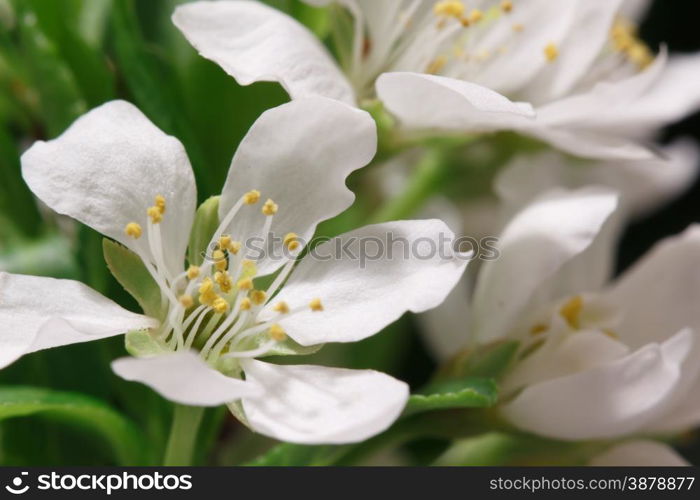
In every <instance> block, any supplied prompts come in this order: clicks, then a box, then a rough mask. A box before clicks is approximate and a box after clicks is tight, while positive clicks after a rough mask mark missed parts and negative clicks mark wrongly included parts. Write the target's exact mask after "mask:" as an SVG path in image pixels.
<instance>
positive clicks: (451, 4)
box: [433, 0, 464, 18]
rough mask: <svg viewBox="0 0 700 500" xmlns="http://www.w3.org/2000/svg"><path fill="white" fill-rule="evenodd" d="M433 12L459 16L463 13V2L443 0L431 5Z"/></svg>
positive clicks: (438, 14)
mask: <svg viewBox="0 0 700 500" xmlns="http://www.w3.org/2000/svg"><path fill="white" fill-rule="evenodd" d="M433 14H435V15H436V16H445V17H455V18H460V17H462V15H463V14H464V4H463V3H462V2H460V1H458V0H443V1H441V2H438V3H436V4H435V5H434V6H433Z"/></svg>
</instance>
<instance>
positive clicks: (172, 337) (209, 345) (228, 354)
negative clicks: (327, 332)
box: [124, 190, 323, 364]
mask: <svg viewBox="0 0 700 500" xmlns="http://www.w3.org/2000/svg"><path fill="white" fill-rule="evenodd" d="M260 196H261V195H260V192H259V191H256V190H252V191H248V192H247V193H245V194H244V195H243V196H242V197H241V198H240V199H239V200H238V201H237V202H236V203H235V204H234V206H233V207H232V208H231V210H229V212H228V213H227V214H226V216H225V217H224V218H223V220H222V221H221V223H220V225H219V227H218V228H217V230H216V231H215V233H214V237H213V239H212V247H213V251H212V252H211V254H210V255H209V256H208V258H207V259H206V260H205V261H204V263H203V264H202V265H200V266H196V265H190V267H189V268H188V269H187V270H186V271H184V272H182V273H181V274H179V275H177V276H171V275H170V274H169V273H168V270H167V268H166V266H165V260H164V254H163V250H164V248H163V243H162V237H161V232H160V225H161V222H162V221H163V218H164V216H165V213H166V200H165V198H164V197H163V196H161V195H158V196H156V198H155V203H154V204H153V206H151V207H148V209H147V210H146V215H147V219H146V220H147V227H146V234H147V237H148V249H149V250H150V256H149V257H150V258H148V257H146V256H145V255H144V254H143V253H139V255H140V257H141V259H142V261H143V262H144V265H145V266H146V268H147V269H148V271H149V272H150V274H151V276H153V278H154V280H155V281H156V283H157V284H158V286H159V287H160V289H161V293H162V297H163V302H164V305H167V308H166V310H167V311H168V312H167V314H166V320H165V321H163V323H162V325H161V327H160V329H159V331H158V332H156V336H157V339H158V341H159V342H160V343H161V344H162V345H163V346H165V347H167V348H168V349H170V350H174V351H177V350H179V349H183V348H184V349H190V348H193V347H194V348H198V349H199V350H200V354H201V356H202V358H204V359H206V360H207V361H209V362H210V363H211V364H215V363H216V362H217V361H218V360H219V359H221V358H234V359H235V358H248V357H255V356H261V355H263V354H266V353H268V352H270V351H271V350H272V349H274V347H275V345H276V344H277V343H278V342H282V341H284V340H286V337H287V336H286V333H285V331H284V329H283V328H282V327H281V326H280V325H279V320H280V318H281V317H289V316H291V315H294V314H298V313H300V312H302V311H305V310H309V309H310V310H311V311H321V310H323V305H322V303H321V300H320V299H318V298H316V299H313V300H312V301H311V302H310V303H309V304H308V305H306V306H304V307H298V308H290V307H289V305H288V304H287V303H286V302H282V301H280V302H277V303H276V304H274V306H273V307H272V310H273V311H275V312H276V313H277V317H276V318H275V319H273V320H270V321H261V320H259V315H260V313H261V311H262V309H263V308H264V307H265V306H266V305H267V304H268V303H269V301H270V299H271V298H273V297H274V296H275V294H276V293H277V291H278V290H279V289H280V288H281V286H282V285H283V283H284V282H285V281H286V279H287V278H288V277H289V274H290V273H291V271H292V269H293V267H294V264H295V262H296V258H297V257H298V254H299V252H300V251H301V243H300V241H299V236H298V235H297V234H296V233H292V232H290V233H287V234H286V235H285V237H284V239H283V245H284V247H285V248H286V250H287V252H288V254H287V255H289V259H288V261H287V262H286V263H285V264H284V266H283V267H282V269H281V270H280V272H279V273H278V274H277V276H276V277H275V278H274V279H273V280H272V283H271V284H270V285H269V286H268V287H266V288H264V289H257V288H256V282H255V280H256V278H257V277H258V266H257V262H256V261H255V260H253V259H251V258H249V256H248V255H247V254H246V249H245V246H244V245H243V244H242V243H241V242H240V241H236V240H234V239H233V238H232V236H231V235H228V234H223V233H224V231H226V230H227V228H229V227H231V224H232V222H233V221H234V219H235V217H236V215H237V214H238V213H239V212H240V211H241V210H243V209H247V210H250V209H251V208H249V207H252V206H254V205H256V204H257V203H258V202H259V201H260ZM260 210H261V212H262V214H263V215H264V216H265V221H264V224H263V227H262V235H263V237H264V238H265V239H267V238H268V236H269V233H270V228H271V225H272V220H273V218H274V217H275V215H276V214H277V212H278V211H279V206H278V205H277V204H276V203H275V202H274V201H273V200H271V199H268V200H267V201H265V202H264V203H263V204H262V207H261V208H260ZM124 232H125V234H126V235H127V236H129V237H131V238H134V239H139V238H141V236H142V234H143V229H142V227H141V225H140V224H138V223H137V222H129V223H128V224H126V226H125V228H124ZM261 258H262V257H261Z"/></svg>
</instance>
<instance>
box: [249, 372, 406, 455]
mask: <svg viewBox="0 0 700 500" xmlns="http://www.w3.org/2000/svg"><path fill="white" fill-rule="evenodd" d="M243 368H244V370H245V373H246V377H247V379H248V380H251V381H252V382H253V383H255V384H258V385H260V386H262V387H263V388H264V389H265V393H264V395H262V396H261V397H257V398H247V397H246V398H244V399H243V409H244V411H245V414H246V417H247V419H248V421H249V422H250V425H251V426H252V427H253V429H255V430H256V431H258V432H260V433H262V434H265V435H268V436H271V437H274V438H276V439H279V440H281V441H288V442H292V443H304V444H322V443H328V444H333V443H352V442H357V441H362V440H364V439H367V438H369V437H371V436H373V435H375V434H378V433H380V432H382V431H383V430H385V429H386V428H387V427H389V426H390V425H391V424H392V423H393V422H394V420H396V419H397V418H398V416H399V415H400V414H401V411H402V410H403V408H404V405H405V404H406V401H407V399H408V386H407V385H406V384H405V383H403V382H401V381H399V380H396V379H394V378H392V377H390V376H388V375H384V374H383V373H379V372H375V371H372V370H345V369H341V368H326V367H322V366H307V365H298V366H280V365H273V364H269V363H263V362H262V361H257V360H254V359H249V360H246V361H245V362H244V364H243Z"/></svg>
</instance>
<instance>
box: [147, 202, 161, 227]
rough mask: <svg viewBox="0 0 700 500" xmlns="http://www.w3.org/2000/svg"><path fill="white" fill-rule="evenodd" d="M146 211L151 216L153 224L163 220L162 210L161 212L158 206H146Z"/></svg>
mask: <svg viewBox="0 0 700 500" xmlns="http://www.w3.org/2000/svg"><path fill="white" fill-rule="evenodd" d="M146 213H147V214H148V216H149V217H150V218H151V222H153V224H158V223H159V222H160V221H162V220H163V212H161V210H160V208H158V207H156V206H153V207H148V210H146Z"/></svg>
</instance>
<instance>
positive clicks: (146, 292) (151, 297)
mask: <svg viewBox="0 0 700 500" xmlns="http://www.w3.org/2000/svg"><path fill="white" fill-rule="evenodd" d="M102 251H103V253H104V257H105V261H106V262H107V267H109V270H110V271H111V272H112V275H113V276H114V277H115V278H116V279H117V281H118V282H119V283H120V284H121V286H123V287H124V289H126V291H127V292H129V293H130V294H131V296H132V297H134V298H135V299H136V301H137V302H138V303H139V305H140V306H141V309H143V312H144V313H146V315H148V316H151V317H152V318H159V317H160V315H161V296H160V288H159V287H158V284H157V283H156V282H155V280H154V279H153V277H152V276H151V275H150V273H149V272H148V270H147V269H146V267H145V266H144V265H143V262H142V261H141V258H140V257H139V256H138V255H136V254H135V253H134V252H132V251H131V250H129V249H128V248H126V247H125V246H122V245H120V244H119V243H116V242H114V241H112V240H108V239H107V238H105V239H103V240H102Z"/></svg>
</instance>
